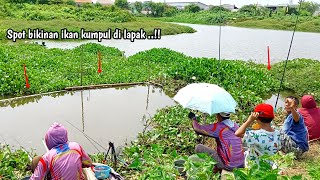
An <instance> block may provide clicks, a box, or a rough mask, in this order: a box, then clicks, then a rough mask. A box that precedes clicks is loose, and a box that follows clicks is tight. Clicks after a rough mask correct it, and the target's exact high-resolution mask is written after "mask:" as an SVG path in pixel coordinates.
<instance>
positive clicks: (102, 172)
mask: <svg viewBox="0 0 320 180" xmlns="http://www.w3.org/2000/svg"><path fill="white" fill-rule="evenodd" d="M110 171H111V168H110V167H109V166H107V165H99V166H95V167H94V174H95V176H96V178H97V179H106V178H108V177H109V175H110Z"/></svg>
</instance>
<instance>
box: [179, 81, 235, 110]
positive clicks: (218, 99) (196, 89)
mask: <svg viewBox="0 0 320 180" xmlns="http://www.w3.org/2000/svg"><path fill="white" fill-rule="evenodd" d="M173 99H174V100H175V101H177V102H178V103H180V104H181V105H182V106H183V107H184V108H190V109H193V110H198V111H201V112H203V113H208V114H210V115H212V114H217V113H220V112H229V113H235V108H236V106H237V102H236V101H235V100H234V99H233V97H232V96H231V95H230V94H229V93H228V92H227V91H226V90H224V89H223V88H221V87H219V86H217V85H215V84H208V83H193V84H189V85H187V86H186V87H184V88H182V89H180V90H179V91H178V93H177V94H176V95H175V96H174V98H173Z"/></svg>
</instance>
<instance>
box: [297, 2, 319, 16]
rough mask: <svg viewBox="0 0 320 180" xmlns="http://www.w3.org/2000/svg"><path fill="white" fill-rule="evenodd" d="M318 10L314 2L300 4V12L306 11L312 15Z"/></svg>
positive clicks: (317, 5)
mask: <svg viewBox="0 0 320 180" xmlns="http://www.w3.org/2000/svg"><path fill="white" fill-rule="evenodd" d="M318 9H319V4H317V3H314V2H301V11H307V12H309V13H310V15H313V14H314V12H316V10H318Z"/></svg>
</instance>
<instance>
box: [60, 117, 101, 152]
mask: <svg viewBox="0 0 320 180" xmlns="http://www.w3.org/2000/svg"><path fill="white" fill-rule="evenodd" d="M65 121H66V122H67V123H69V124H70V125H71V126H72V127H74V128H75V129H77V130H78V131H79V132H81V133H82V134H83V135H84V137H85V138H86V139H87V140H88V141H89V142H90V143H91V145H92V146H94V148H95V149H96V150H97V151H98V152H99V153H101V151H100V150H99V149H98V148H97V146H96V145H95V144H93V143H92V141H93V142H95V143H96V144H97V145H99V146H100V147H101V148H102V149H104V150H106V149H105V148H104V147H103V146H102V145H100V144H99V143H97V142H96V141H95V140H94V139H92V138H91V137H89V136H88V135H87V134H86V133H84V132H83V131H81V130H80V129H79V128H77V127H76V126H74V125H73V124H72V123H71V122H69V121H67V120H65Z"/></svg>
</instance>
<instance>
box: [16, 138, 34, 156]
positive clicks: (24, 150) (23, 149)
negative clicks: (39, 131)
mask: <svg viewBox="0 0 320 180" xmlns="http://www.w3.org/2000/svg"><path fill="white" fill-rule="evenodd" d="M14 140H15V141H16V142H17V143H18V144H19V146H20V148H21V150H22V151H23V152H25V153H27V155H28V158H29V160H30V161H32V157H31V155H30V153H29V152H28V151H27V150H26V149H25V148H24V147H23V146H22V145H21V144H20V142H19V141H18V140H17V139H14Z"/></svg>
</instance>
